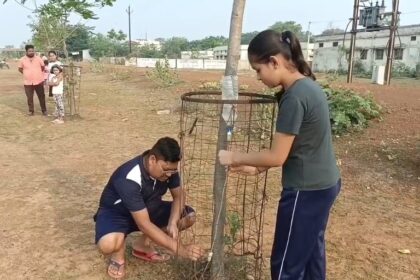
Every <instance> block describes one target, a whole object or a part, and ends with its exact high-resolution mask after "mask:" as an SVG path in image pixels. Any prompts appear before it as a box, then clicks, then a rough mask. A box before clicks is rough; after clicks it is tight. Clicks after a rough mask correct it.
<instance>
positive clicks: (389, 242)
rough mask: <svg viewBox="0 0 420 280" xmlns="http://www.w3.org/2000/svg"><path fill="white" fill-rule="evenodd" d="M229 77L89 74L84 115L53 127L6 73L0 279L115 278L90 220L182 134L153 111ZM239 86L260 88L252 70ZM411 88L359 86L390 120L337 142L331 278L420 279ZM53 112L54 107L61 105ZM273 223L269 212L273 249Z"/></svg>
mask: <svg viewBox="0 0 420 280" xmlns="http://www.w3.org/2000/svg"><path fill="white" fill-rule="evenodd" d="M11 68H12V69H13V67H11ZM85 70H87V69H85ZM117 76H118V75H117ZM220 76H221V73H220V72H205V73H203V72H186V71H185V72H184V71H183V72H181V73H180V77H181V79H183V80H185V81H186V82H185V83H183V84H182V85H180V86H178V87H176V88H173V89H171V90H157V89H156V88H155V87H154V85H153V84H152V83H150V81H148V80H147V78H146V77H145V76H144V71H143V70H139V69H135V70H133V72H132V73H131V72H130V74H129V75H128V76H127V77H125V76H124V77H119V78H118V77H117V79H116V80H112V79H113V78H115V77H116V75H110V74H109V73H108V74H107V73H92V72H88V73H86V74H85V75H84V78H83V95H82V102H83V103H82V111H81V114H82V119H78V120H72V121H68V122H66V123H65V124H64V125H63V126H54V125H52V124H50V123H49V121H48V119H46V118H44V117H41V116H40V114H39V113H38V114H37V115H36V116H34V117H31V118H30V117H27V116H26V115H25V114H26V104H25V97H24V94H23V90H22V87H21V80H20V77H19V75H18V73H17V72H14V71H13V70H9V71H7V70H2V71H0V84H1V87H0V118H1V120H2V121H1V123H0V147H1V148H2V152H1V153H0V178H2V180H1V181H0V248H2V255H1V256H0V276H1V278H2V279H13V280H14V279H107V278H106V277H105V273H104V271H105V266H104V258H102V257H101V256H100V254H99V253H98V252H97V251H96V249H95V247H94V245H93V237H94V224H93V221H92V215H93V214H94V212H95V210H96V207H97V202H98V199H99V195H100V193H101V191H102V189H103V186H104V184H105V183H106V181H107V180H108V177H109V175H110V173H111V172H112V171H113V170H114V169H115V168H116V167H117V166H118V165H119V164H120V163H122V162H124V161H126V160H127V159H129V158H131V157H133V156H135V155H136V154H138V153H139V152H141V151H142V150H144V149H145V148H148V147H149V146H150V145H151V144H152V143H153V142H154V141H155V139H157V138H158V137H161V136H163V135H169V136H173V137H176V136H177V133H178V126H179V123H178V121H179V115H178V113H176V112H175V113H172V114H171V115H157V114H156V110H161V109H173V108H176V107H177V104H178V102H179V95H180V94H181V93H182V92H186V91H189V90H191V89H194V88H197V86H198V85H199V84H200V83H201V82H203V81H217V80H219V78H220ZM241 82H242V83H246V84H248V85H249V86H250V89H251V90H259V89H262V88H263V86H262V85H261V84H259V83H257V82H255V81H254V75H253V74H251V73H246V74H244V75H242V76H241ZM403 83H405V82H403V81H401V82H398V85H396V86H392V87H390V88H386V87H379V86H373V85H369V84H367V83H366V82H364V81H357V82H356V83H355V84H354V85H352V87H353V88H356V89H358V90H362V91H364V90H371V91H372V92H373V93H374V96H375V98H376V99H377V100H379V102H380V103H382V104H383V105H384V106H385V107H386V110H387V112H388V113H387V114H385V115H384V118H383V121H381V122H375V123H373V124H372V125H371V127H370V128H368V129H367V130H366V131H364V132H363V133H359V134H354V135H352V136H346V137H341V138H339V139H336V150H337V155H338V157H339V159H340V160H341V163H342V165H341V169H342V174H343V182H344V188H343V191H342V193H341V196H340V199H339V200H338V202H337V204H336V206H335V208H334V211H333V213H332V216H331V220H330V225H329V230H328V236H327V238H328V261H329V263H328V269H329V279H337V280H341V279H349V280H354V279H403V280H411V279H413V280H414V279H419V278H420V230H419V229H420V187H419V185H420V166H419V163H420V152H419V150H420V135H419V133H420V126H419V123H420V122H419V120H420V82H409V84H403ZM35 100H36V98H35ZM35 104H36V105H35V106H36V110H38V111H39V109H38V107H37V106H38V103H37V100H36V101H35ZM48 107H49V109H50V111H52V108H53V104H52V103H51V102H49V103H48ZM277 175H278V171H276V172H272V174H271V180H270V181H271V182H272V183H271V184H270V188H269V197H270V199H269V205H268V209H276V205H277V201H278V197H279V193H280V187H279V185H278V179H277V178H278V177H277ZM274 212H275V211H274ZM274 218H275V217H274V213H273V211H267V218H266V222H267V224H266V225H265V236H266V239H267V242H266V247H267V248H269V246H270V243H271V241H272V236H273V229H274V226H273V221H274ZM400 249H409V250H410V251H411V254H401V253H399V252H398V250H400ZM268 254H269V251H267V256H268ZM128 265H129V274H128V277H127V278H128V279H146V280H147V279H171V274H172V273H173V269H172V268H171V267H170V266H169V265H160V266H148V265H145V264H144V263H142V262H139V261H136V260H134V259H132V258H131V257H129V258H128ZM163 275H164V276H163Z"/></svg>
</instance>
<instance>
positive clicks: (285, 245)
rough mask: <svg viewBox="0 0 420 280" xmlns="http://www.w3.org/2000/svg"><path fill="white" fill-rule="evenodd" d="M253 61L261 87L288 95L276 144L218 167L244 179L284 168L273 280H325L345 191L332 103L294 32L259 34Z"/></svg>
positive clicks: (222, 156)
mask: <svg viewBox="0 0 420 280" xmlns="http://www.w3.org/2000/svg"><path fill="white" fill-rule="evenodd" d="M248 58H249V61H250V63H251V66H252V68H253V69H254V70H255V71H256V72H257V76H258V80H260V81H262V82H263V83H264V84H265V85H266V86H268V87H270V88H274V87H277V86H281V87H282V91H281V93H280V94H279V96H278V99H279V101H278V102H279V110H278V116H277V122H276V133H275V135H274V138H273V144H272V147H271V149H270V150H264V151H261V152H251V153H239V152H232V151H225V150H221V151H220V152H219V161H220V163H221V164H222V165H226V166H229V167H230V171H231V172H237V173H241V174H245V175H256V174H258V173H260V172H263V171H265V170H267V169H269V168H271V167H279V166H281V167H282V182H281V183H282V185H283V190H282V192H281V198H280V202H279V206H278V212H277V223H276V231H275V236H274V244H273V250H272V254H271V278H272V279H275V280H280V279H284V280H286V279H288V280H295V279H296V280H298V279H299V280H300V279H305V280H308V279H310V280H312V279H314V280H315V279H316V280H319V279H325V278H326V259H325V238H324V234H325V229H326V226H327V222H328V216H329V213H330V209H331V206H332V205H333V203H334V200H335V199H336V197H337V195H338V193H339V192H340V188H341V180H340V172H339V170H338V167H337V164H336V159H335V154H334V149H333V143H332V135H331V124H330V115H329V109H328V103H327V99H326V95H325V93H324V92H323V90H322V88H321V87H320V86H319V85H318V83H316V82H315V76H314V74H313V73H312V71H311V69H310V67H309V66H308V64H307V63H306V62H305V60H304V57H303V54H302V50H301V47H300V43H299V40H298V39H297V38H296V36H295V35H294V34H293V33H292V32H290V31H285V32H283V33H281V34H280V33H278V32H276V31H273V30H266V31H263V32H261V33H259V34H258V35H257V36H256V37H255V38H254V39H253V40H252V41H251V43H250V44H249V47H248Z"/></svg>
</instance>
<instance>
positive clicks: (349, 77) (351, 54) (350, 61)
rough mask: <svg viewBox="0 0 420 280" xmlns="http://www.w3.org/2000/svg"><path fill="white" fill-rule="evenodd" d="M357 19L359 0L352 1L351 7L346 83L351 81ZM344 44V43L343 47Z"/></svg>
mask: <svg viewBox="0 0 420 280" xmlns="http://www.w3.org/2000/svg"><path fill="white" fill-rule="evenodd" d="M358 19H359V0H354V6H353V24H352V27H351V39H350V57H349V67H348V71H347V83H351V82H352V81H353V58H354V49H355V47H356V34H357V20H358ZM345 44H346V42H344V46H343V47H345Z"/></svg>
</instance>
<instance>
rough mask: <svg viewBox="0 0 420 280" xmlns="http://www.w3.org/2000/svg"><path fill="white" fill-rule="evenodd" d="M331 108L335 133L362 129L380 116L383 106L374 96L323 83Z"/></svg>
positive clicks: (332, 125)
mask: <svg viewBox="0 0 420 280" xmlns="http://www.w3.org/2000/svg"><path fill="white" fill-rule="evenodd" d="M323 88H324V91H325V93H326V95H327V99H328V104H329V108H330V118H331V127H332V132H333V133H334V134H337V135H340V134H343V133H346V132H351V131H355V130H361V129H363V128H364V127H366V126H367V124H368V121H369V120H371V119H374V118H378V117H380V114H381V106H379V105H378V104H377V103H376V102H375V101H374V100H373V98H372V97H370V96H367V97H364V96H361V95H359V94H357V93H356V92H355V91H352V90H349V89H332V88H330V87H329V86H328V85H323Z"/></svg>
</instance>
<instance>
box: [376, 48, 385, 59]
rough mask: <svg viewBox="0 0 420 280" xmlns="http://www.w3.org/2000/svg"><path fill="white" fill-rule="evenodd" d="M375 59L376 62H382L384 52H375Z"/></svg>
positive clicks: (378, 50) (381, 50)
mask: <svg viewBox="0 0 420 280" xmlns="http://www.w3.org/2000/svg"><path fill="white" fill-rule="evenodd" d="M375 59H376V60H382V59H384V50H383V49H377V50H375Z"/></svg>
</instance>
